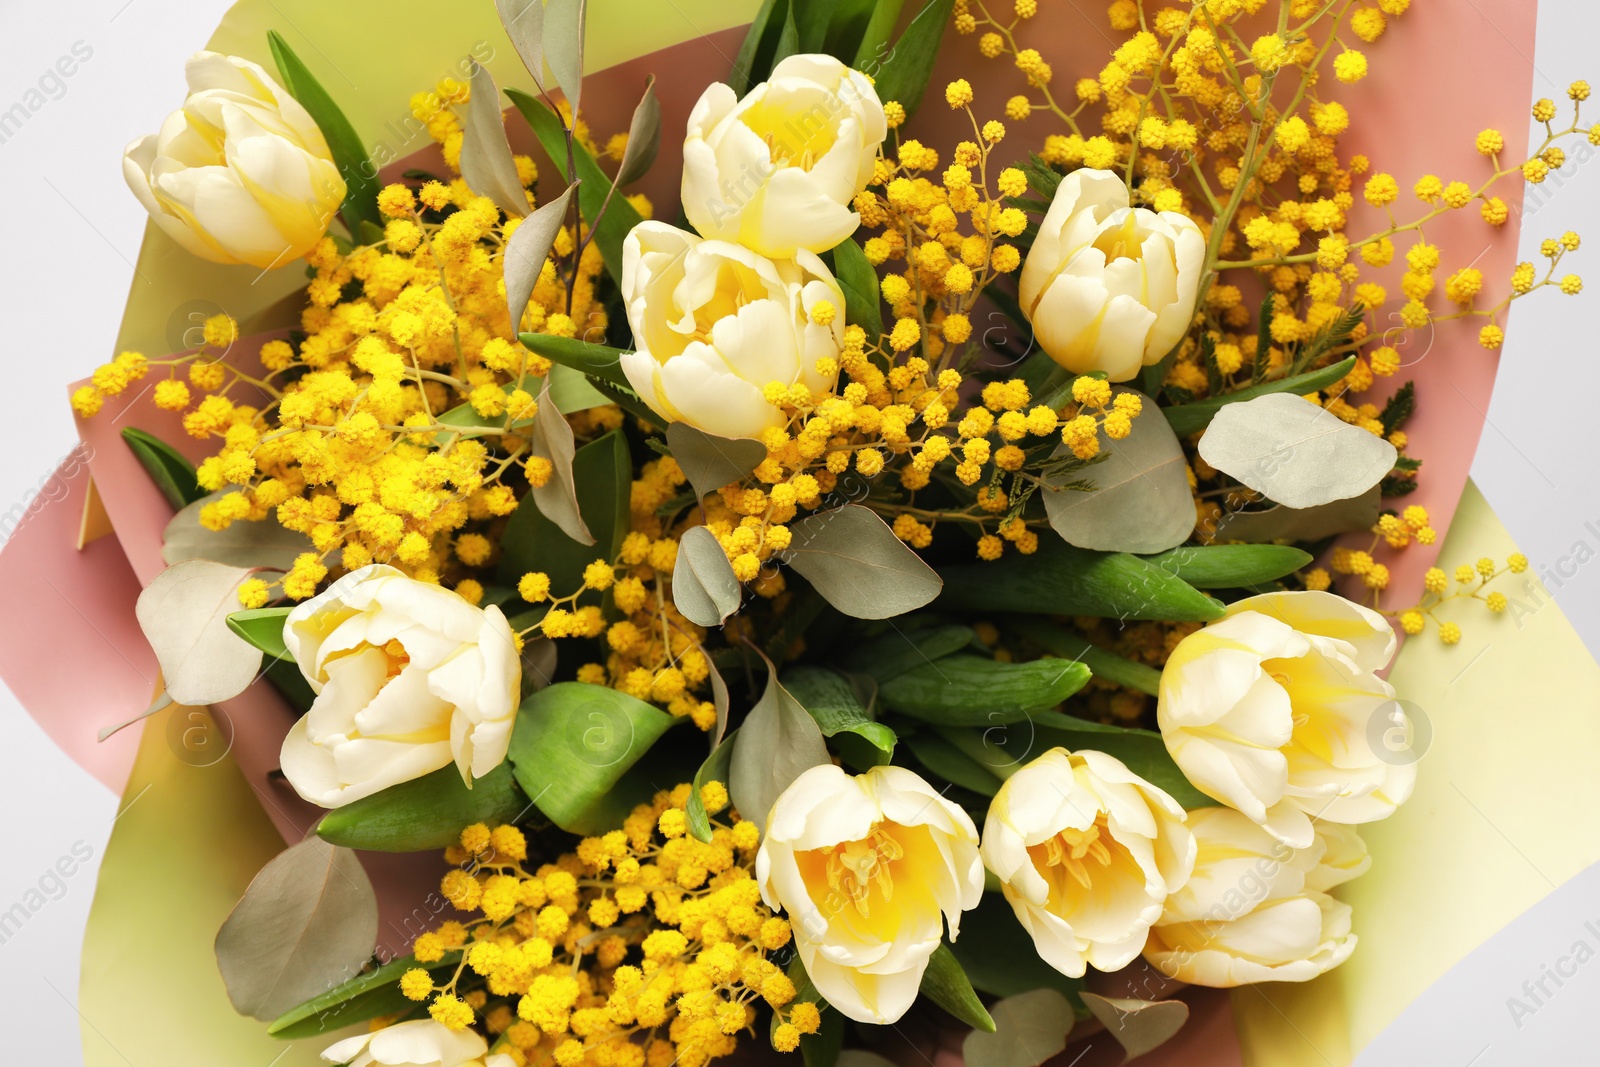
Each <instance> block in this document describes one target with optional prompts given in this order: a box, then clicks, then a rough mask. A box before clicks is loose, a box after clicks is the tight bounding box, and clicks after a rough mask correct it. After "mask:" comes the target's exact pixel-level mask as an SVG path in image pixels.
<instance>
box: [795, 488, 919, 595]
mask: <svg viewBox="0 0 1600 1067" xmlns="http://www.w3.org/2000/svg"><path fill="white" fill-rule="evenodd" d="M790 531H791V532H792V534H793V537H792V540H791V541H790V543H789V548H788V550H787V551H786V552H785V553H784V557H783V561H784V562H785V563H787V564H788V565H789V566H791V567H793V568H794V569H795V570H796V571H798V572H799V573H800V574H801V576H803V577H804V578H805V579H806V580H807V581H809V582H810V583H811V584H812V586H813V587H814V588H815V589H816V590H817V592H818V593H821V594H822V597H823V599H825V600H826V601H827V602H828V603H829V604H832V605H833V606H834V607H835V608H838V609H839V610H840V611H842V612H844V613H845V614H846V615H849V616H851V617H852V618H856V619H888V618H892V617H894V616H896V615H904V614H905V613H906V612H908V611H915V610H917V609H918V608H920V607H922V606H923V605H925V604H927V603H929V602H930V601H932V600H933V599H934V598H935V597H937V596H938V595H939V589H940V586H941V584H942V583H941V581H940V579H939V575H938V573H937V572H935V571H934V569H933V568H932V567H930V566H928V565H927V564H926V563H924V562H923V561H922V557H921V556H918V555H917V554H916V553H915V552H913V551H912V550H911V548H910V546H908V545H907V544H906V543H905V542H904V541H902V540H900V539H899V538H898V537H896V536H895V535H894V531H893V530H891V529H889V526H888V524H887V523H885V522H884V521H883V520H882V519H880V518H879V517H878V516H877V515H876V514H875V513H873V512H872V511H870V510H869V509H867V508H864V507H862V506H861V505H860V504H846V505H844V506H843V507H840V508H834V509H833V510H831V511H819V512H813V513H812V514H811V515H808V516H807V517H806V518H804V519H801V520H800V521H798V522H796V523H793V524H792V525H791V526H790Z"/></svg>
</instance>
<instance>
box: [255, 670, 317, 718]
mask: <svg viewBox="0 0 1600 1067" xmlns="http://www.w3.org/2000/svg"><path fill="white" fill-rule="evenodd" d="M262 666H263V668H264V669H265V671H266V675H267V681H269V682H271V683H272V688H274V689H276V690H277V691H278V695H280V696H282V697H283V699H285V700H287V701H288V702H289V706H290V707H291V708H293V709H294V710H295V711H298V712H299V713H300V714H302V715H304V714H305V713H306V712H308V711H310V710H311V705H312V703H313V702H315V701H316V699H317V694H315V693H313V692H312V691H311V683H310V682H308V681H306V676H305V675H303V674H301V673H300V668H299V667H298V666H296V665H295V662H294V660H290V659H272V658H268V659H267V660H266V661H265V662H264V663H263V664H262Z"/></svg>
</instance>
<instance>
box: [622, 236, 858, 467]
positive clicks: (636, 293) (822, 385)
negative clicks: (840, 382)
mask: <svg viewBox="0 0 1600 1067" xmlns="http://www.w3.org/2000/svg"><path fill="white" fill-rule="evenodd" d="M622 299H623V301H624V303H625V305H626V307H627V310H628V323H629V325H630V326H631V327H632V328H633V341H634V346H635V351H633V352H631V353H628V354H627V355H624V356H623V357H622V369H623V372H624V373H625V374H627V376H628V382H629V384H631V385H632V386H633V388H634V390H635V391H636V392H638V394H639V395H640V397H642V398H643V399H644V402H645V403H646V404H649V405H650V408H651V409H652V410H653V411H655V412H656V413H657V414H659V415H660V416H661V417H662V418H665V419H668V420H670V421H672V422H687V423H689V424H690V425H691V426H694V427H696V428H697V429H700V430H704V431H705V432H706V433H709V434H713V435H715V436H718V437H755V436H757V435H758V434H760V432H761V431H762V430H764V429H766V428H767V427H769V426H778V425H780V424H782V422H783V421H784V415H783V412H782V411H781V410H780V409H779V408H777V407H775V406H773V405H772V404H771V403H769V402H768V401H767V399H766V398H765V397H764V396H763V395H762V388H763V387H764V386H766V385H767V384H768V383H769V382H780V383H782V384H783V385H784V387H785V388H787V387H789V386H792V385H794V384H795V383H797V382H802V383H804V384H805V385H806V386H807V387H808V388H810V389H811V390H812V392H814V393H824V392H826V391H828V390H829V389H831V388H833V384H834V382H835V381H836V380H837V373H835V374H834V375H832V376H825V375H823V374H822V373H821V372H820V371H819V370H818V369H817V361H818V360H820V359H823V358H827V359H830V360H835V361H836V360H837V359H838V357H839V352H840V349H841V347H842V345H843V343H844V294H843V293H842V292H841V291H840V289H839V283H838V282H837V281H835V280H834V277H833V274H832V273H831V272H830V271H829V270H828V268H827V266H826V265H825V264H824V263H823V262H822V260H820V259H818V258H817V257H816V256H815V255H813V254H812V253H810V252H807V251H804V250H802V251H800V252H798V253H797V254H796V255H795V258H794V259H792V260H781V261H777V262H774V261H773V260H770V259H767V258H766V257H765V256H761V255H758V254H757V253H755V252H752V251H750V250H749V249H748V248H742V247H740V246H739V245H735V244H729V243H727V242H726V241H706V240H702V239H701V238H699V237H696V236H695V235H694V234H692V233H689V232H688V231H686V230H680V229H678V228H677V227H675V226H668V225H666V224H665V223H661V222H642V223H640V224H639V225H637V226H635V227H634V228H633V230H632V232H630V233H629V234H628V238H627V240H626V241H625V242H624V244H623V250H622ZM823 303H826V304H828V305H829V306H831V307H832V308H833V309H834V314H833V318H832V320H831V321H830V322H829V323H828V324H827V325H818V324H817V323H816V322H813V321H812V320H811V313H812V312H813V310H815V309H816V308H817V306H818V305H819V304H823ZM824 317H825V316H824Z"/></svg>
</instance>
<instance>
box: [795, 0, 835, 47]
mask: <svg viewBox="0 0 1600 1067" xmlns="http://www.w3.org/2000/svg"><path fill="white" fill-rule="evenodd" d="M835 2H836V0H793V2H792V3H791V4H790V5H789V17H790V19H791V21H793V22H794V26H795V34H796V41H795V45H796V47H795V51H796V52H820V51H822V42H823V40H824V38H825V37H826V36H827V33H828V22H829V19H830V17H831V16H832V14H833V7H834V4H835Z"/></svg>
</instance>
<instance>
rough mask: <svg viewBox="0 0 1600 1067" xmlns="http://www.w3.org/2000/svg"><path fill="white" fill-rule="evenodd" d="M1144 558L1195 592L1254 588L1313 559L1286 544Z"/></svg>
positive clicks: (1200, 548)
mask: <svg viewBox="0 0 1600 1067" xmlns="http://www.w3.org/2000/svg"><path fill="white" fill-rule="evenodd" d="M1290 510H1293V509H1290ZM1373 521H1374V522H1376V521H1377V520H1376V518H1374V520H1373ZM1145 558H1146V559H1148V560H1149V561H1150V562H1151V563H1154V564H1155V565H1156V566H1158V567H1160V568H1161V569H1163V570H1165V571H1169V572H1171V573H1172V574H1175V575H1177V576H1178V577H1179V578H1182V579H1183V580H1184V581H1186V582H1188V583H1189V584H1190V585H1192V586H1194V587H1195V588H1196V589H1253V588H1255V587H1257V586H1263V585H1267V584H1269V583H1271V582H1275V581H1277V580H1278V579H1279V578H1282V577H1284V576H1285V575H1289V574H1293V573H1294V572H1295V571H1297V570H1299V569H1300V568H1301V567H1304V566H1306V565H1307V564H1309V563H1310V562H1311V559H1312V556H1311V553H1309V552H1302V551H1301V550H1300V549H1298V548H1293V547H1291V546H1288V545H1188V546H1186V547H1184V548H1174V549H1173V550H1172V551H1170V552H1163V553H1161V554H1160V555H1157V556H1146V557H1145Z"/></svg>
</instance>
